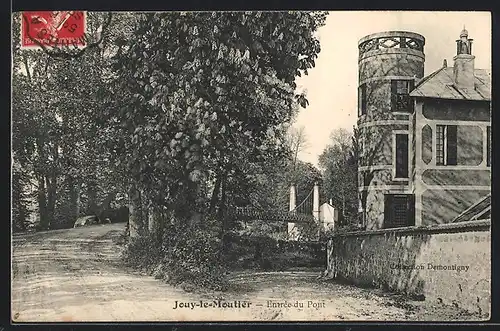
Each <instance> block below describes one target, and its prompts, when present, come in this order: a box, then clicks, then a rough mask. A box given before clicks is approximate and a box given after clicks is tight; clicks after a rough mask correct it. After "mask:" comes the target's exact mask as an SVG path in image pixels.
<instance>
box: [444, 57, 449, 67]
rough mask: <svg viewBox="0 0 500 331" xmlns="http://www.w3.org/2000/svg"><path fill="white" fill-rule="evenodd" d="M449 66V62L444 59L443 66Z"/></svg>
mask: <svg viewBox="0 0 500 331" xmlns="http://www.w3.org/2000/svg"><path fill="white" fill-rule="evenodd" d="M447 67H448V62H447V61H446V59H444V60H443V68H447Z"/></svg>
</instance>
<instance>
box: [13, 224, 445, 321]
mask: <svg viewBox="0 0 500 331" xmlns="http://www.w3.org/2000/svg"><path fill="white" fill-rule="evenodd" d="M123 229H124V224H108V225H95V226H89V227H82V228H77V229H68V230H56V231H47V232H39V233H36V234H26V235H16V236H14V238H13V262H12V319H13V320H14V321H16V322H41V321H51V322H84V321H88V322H90V321H93V322H95V321H99V322H111V321H124V322H125V321H129V322H131V321H142V322H147V321H271V320H272V321H306V320H309V321H328V320H334V321H342V320H358V321H359V320H361V321H362V320H385V321H395V320H396V321H403V320H422V319H435V318H432V316H428V314H427V315H425V314H423V313H422V311H423V310H422V307H421V306H419V304H418V303H415V304H409V303H408V302H405V303H404V304H401V302H403V301H400V300H399V297H397V296H394V295H389V294H384V293H383V292H380V291H377V290H372V289H361V288H357V287H354V286H348V285H341V284H336V283H334V282H327V281H322V280H319V279H317V275H318V273H317V272H306V271H297V272H267V273H258V272H242V273H234V274H232V275H231V283H232V286H231V290H229V291H228V292H226V293H188V292H185V291H183V290H180V289H177V288H174V287H172V286H170V285H167V284H164V283H162V282H161V281H159V280H156V279H154V278H153V277H151V276H147V275H144V274H141V273H139V272H135V271H132V270H129V269H127V268H125V267H123V266H122V265H121V263H120V259H119V256H120V250H121V247H120V246H119V245H117V244H116V243H115V241H116V239H117V238H118V237H119V235H120V233H121V232H122V230H123ZM181 306H183V307H181ZM224 306H226V307H224ZM231 306H232V307H231ZM176 307H177V308H176ZM427 308H428V307H426V309H427ZM426 311H431V310H430V309H427V310H426ZM438 312H439V314H438V315H437V316H440V317H444V315H443V312H442V309H441V310H439V311H438ZM451 315H453V312H452V313H451ZM437 319H440V318H439V317H438V318H437ZM451 319H453V318H451Z"/></svg>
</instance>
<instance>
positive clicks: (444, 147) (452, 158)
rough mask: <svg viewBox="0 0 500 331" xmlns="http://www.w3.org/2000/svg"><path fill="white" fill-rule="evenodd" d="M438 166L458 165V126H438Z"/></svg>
mask: <svg viewBox="0 0 500 331" xmlns="http://www.w3.org/2000/svg"><path fill="white" fill-rule="evenodd" d="M436 165H457V126H456V125H436Z"/></svg>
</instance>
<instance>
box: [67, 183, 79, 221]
mask: <svg viewBox="0 0 500 331" xmlns="http://www.w3.org/2000/svg"><path fill="white" fill-rule="evenodd" d="M68 187H69V209H70V212H69V214H70V219H69V220H68V224H69V223H72V224H74V223H75V221H76V220H77V219H78V214H79V206H78V200H79V198H78V196H79V192H78V191H79V190H78V185H77V183H76V180H75V178H74V177H73V176H68Z"/></svg>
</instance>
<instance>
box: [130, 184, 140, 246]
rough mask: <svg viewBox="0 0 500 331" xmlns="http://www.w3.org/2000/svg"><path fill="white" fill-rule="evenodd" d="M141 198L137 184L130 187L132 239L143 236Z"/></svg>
mask: <svg viewBox="0 0 500 331" xmlns="http://www.w3.org/2000/svg"><path fill="white" fill-rule="evenodd" d="M141 220H142V217H141V196H140V192H139V190H138V189H137V186H136V184H135V183H132V184H131V185H130V187H129V231H130V237H131V238H138V237H139V236H140V235H141V234H142V224H141Z"/></svg>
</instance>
